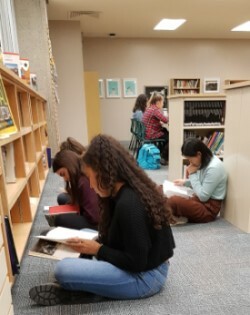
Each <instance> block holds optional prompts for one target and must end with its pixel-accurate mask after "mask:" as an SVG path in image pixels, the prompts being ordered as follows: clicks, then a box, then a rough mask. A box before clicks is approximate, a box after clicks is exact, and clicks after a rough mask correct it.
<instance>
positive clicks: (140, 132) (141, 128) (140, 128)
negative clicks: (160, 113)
mask: <svg viewBox="0 0 250 315" xmlns="http://www.w3.org/2000/svg"><path fill="white" fill-rule="evenodd" d="M145 130H146V127H145V125H144V124H143V122H141V121H139V120H136V123H135V137H136V142H135V147H134V150H133V155H134V156H135V157H136V158H137V157H138V153H139V150H140V148H141V147H142V146H143V144H145V143H153V144H154V145H155V146H156V147H157V148H158V149H159V150H160V151H162V148H163V147H164V146H165V144H166V142H167V139H166V140H165V139H159V138H156V139H145Z"/></svg>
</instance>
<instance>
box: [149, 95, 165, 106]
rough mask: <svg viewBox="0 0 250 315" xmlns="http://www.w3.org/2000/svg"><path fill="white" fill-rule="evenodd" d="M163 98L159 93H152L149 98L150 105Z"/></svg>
mask: <svg viewBox="0 0 250 315" xmlns="http://www.w3.org/2000/svg"><path fill="white" fill-rule="evenodd" d="M161 100H163V96H162V94H160V93H154V94H153V95H152V97H151V98H150V105H154V104H156V103H157V102H158V101H161Z"/></svg>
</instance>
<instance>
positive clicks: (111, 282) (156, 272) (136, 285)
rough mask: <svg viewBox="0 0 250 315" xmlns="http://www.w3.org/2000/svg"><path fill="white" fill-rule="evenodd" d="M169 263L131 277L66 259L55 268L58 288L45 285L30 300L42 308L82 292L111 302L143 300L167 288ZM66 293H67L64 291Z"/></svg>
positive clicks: (107, 267)
mask: <svg viewBox="0 0 250 315" xmlns="http://www.w3.org/2000/svg"><path fill="white" fill-rule="evenodd" d="M168 268H169V263H168V262H164V263H163V264H161V265H160V266H158V267H157V268H155V269H152V270H149V271H146V272H140V273H132V272H128V271H125V270H122V269H119V268H117V267H115V266H114V265H112V264H110V263H108V262H105V261H98V260H89V259H79V258H66V259H63V260H61V261H59V262H58V263H57V265H56V268H55V278H56V280H57V281H58V283H59V286H58V284H44V285H39V286H37V287H34V288H32V289H31V290H30V297H31V298H32V299H33V300H34V301H35V302H37V303H38V304H42V305H53V304H58V303H64V302H68V300H69V299H70V298H71V296H72V297H74V294H78V295H79V292H80V291H82V295H83V296H84V294H86V292H87V293H93V294H94V295H98V296H103V297H106V298H111V299H140V298H146V297H149V296H152V295H154V294H156V293H158V292H159V291H160V290H161V289H162V288H163V286H164V284H165V282H166V278H167V274H168ZM63 289H64V290H63Z"/></svg>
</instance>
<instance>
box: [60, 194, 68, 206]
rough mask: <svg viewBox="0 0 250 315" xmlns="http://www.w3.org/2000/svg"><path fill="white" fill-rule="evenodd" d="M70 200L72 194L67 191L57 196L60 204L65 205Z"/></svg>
mask: <svg viewBox="0 0 250 315" xmlns="http://www.w3.org/2000/svg"><path fill="white" fill-rule="evenodd" d="M69 202H70V196H69V195H68V194H67V193H61V194H59V195H58V196H57V203H58V204H59V205H65V204H67V203H69Z"/></svg>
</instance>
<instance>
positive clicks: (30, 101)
mask: <svg viewBox="0 0 250 315" xmlns="http://www.w3.org/2000/svg"><path fill="white" fill-rule="evenodd" d="M0 74H1V77H2V81H3V85H4V89H5V91H6V95H7V98H8V102H9V107H10V109H11V113H12V116H13V119H14V122H15V125H16V127H17V132H15V133H13V134H9V135H5V134H4V135H3V136H1V137H0V149H1V154H0V169H1V175H0V188H1V199H2V205H3V207H2V208H3V210H2V212H3V215H4V216H7V217H8V218H9V221H10V225H11V231H12V234H13V238H14V245H15V247H16V251H17V254H18V258H19V260H21V258H22V255H23V251H24V248H25V245H26V241H27V239H28V236H29V233H30V229H31V226H32V222H33V218H34V216H35V213H36V209H37V206H38V203H39V199H40V196H41V192H42V189H43V186H44V183H45V180H46V176H47V174H48V163H47V156H46V146H47V145H48V136H47V132H46V130H47V123H46V100H45V99H44V98H43V97H42V96H41V95H40V94H39V93H37V92H36V91H34V90H33V89H32V88H31V87H30V86H29V85H27V84H26V83H24V82H23V81H22V80H21V79H19V78H18V77H16V76H15V74H13V73H12V72H11V71H9V70H8V69H6V68H5V67H4V66H1V65H0ZM6 157H8V159H7V158H6ZM9 158H11V159H9ZM7 161H8V162H7ZM10 161H11V162H10ZM9 174H11V176H9ZM10 179H12V180H11V181H10ZM5 246H6V248H8V246H7V243H5ZM6 259H7V261H8V260H9V257H8V251H7V256H6ZM7 267H8V274H9V275H10V276H11V281H13V275H12V269H11V265H10V264H9V263H7Z"/></svg>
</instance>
